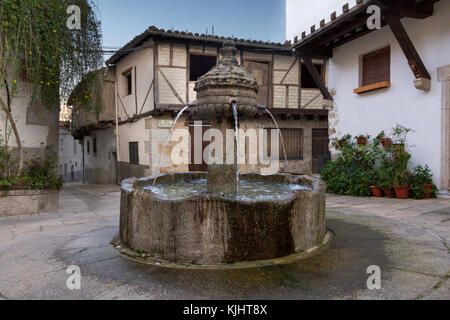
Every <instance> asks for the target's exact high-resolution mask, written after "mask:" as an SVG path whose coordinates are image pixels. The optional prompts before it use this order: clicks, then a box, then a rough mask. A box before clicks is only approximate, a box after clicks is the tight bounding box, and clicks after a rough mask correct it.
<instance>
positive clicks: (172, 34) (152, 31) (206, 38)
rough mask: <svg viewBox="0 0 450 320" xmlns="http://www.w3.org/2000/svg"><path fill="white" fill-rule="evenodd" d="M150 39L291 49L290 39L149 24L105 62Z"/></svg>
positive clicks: (116, 60)
mask: <svg viewBox="0 0 450 320" xmlns="http://www.w3.org/2000/svg"><path fill="white" fill-rule="evenodd" d="M150 39H158V40H173V41H180V42H183V41H185V42H197V43H198V44H211V45H215V46H220V45H221V44H222V43H223V42H224V41H225V40H234V41H235V42H236V47H238V48H239V47H245V48H249V49H254V50H258V49H259V50H268V51H270V50H273V51H285V52H286V53H288V52H290V51H291V49H290V46H291V43H290V41H286V42H285V43H284V44H281V43H275V42H264V41H257V40H246V39H239V38H231V37H223V36H217V35H207V34H198V33H192V32H184V31H178V30H164V29H158V28H157V27H155V26H151V27H149V28H148V29H147V30H146V31H145V32H143V33H142V34H140V35H138V36H136V37H135V38H134V39H133V40H131V41H130V42H128V43H127V44H126V45H125V46H123V47H122V48H121V49H119V50H118V51H117V52H116V53H115V54H114V55H113V56H112V57H111V58H109V60H108V61H107V62H106V63H107V64H108V65H111V64H115V63H117V62H118V61H119V60H120V59H122V58H123V57H125V56H127V55H128V54H130V53H131V52H133V51H134V50H136V49H137V48H139V46H141V45H142V44H143V43H144V42H145V41H147V40H150Z"/></svg>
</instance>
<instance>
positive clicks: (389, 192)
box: [383, 189, 394, 198]
mask: <svg viewBox="0 0 450 320" xmlns="http://www.w3.org/2000/svg"><path fill="white" fill-rule="evenodd" d="M383 192H384V195H385V196H386V197H388V198H393V197H394V190H392V189H383Z"/></svg>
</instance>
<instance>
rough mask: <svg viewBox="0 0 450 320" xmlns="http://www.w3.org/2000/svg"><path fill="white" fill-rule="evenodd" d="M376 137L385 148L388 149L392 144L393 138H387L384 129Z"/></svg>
mask: <svg viewBox="0 0 450 320" xmlns="http://www.w3.org/2000/svg"><path fill="white" fill-rule="evenodd" d="M375 139H376V141H378V142H379V143H381V144H382V146H383V148H384V149H387V148H389V147H390V146H391V145H392V139H391V138H387V137H386V136H385V133H384V131H381V132H380V134H379V135H378V136H377V137H376V138H375Z"/></svg>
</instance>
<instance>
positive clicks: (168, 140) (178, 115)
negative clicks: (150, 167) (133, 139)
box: [153, 104, 193, 185]
mask: <svg viewBox="0 0 450 320" xmlns="http://www.w3.org/2000/svg"><path fill="white" fill-rule="evenodd" d="M192 106H193V105H191V104H188V105H187V106H186V107H184V108H183V109H181V111H180V112H178V114H177V116H176V117H175V120H174V121H173V124H172V127H171V128H170V131H169V137H168V138H167V140H166V142H165V143H164V146H163V149H162V152H161V155H160V157H159V163H158V167H157V170H156V172H157V173H158V172H159V170H160V169H161V164H162V159H163V156H164V152H165V151H166V148H167V145H168V144H169V142H170V139H171V138H172V133H173V130H174V129H175V125H176V124H177V122H178V120H179V119H180V118H181V116H182V115H183V113H184V112H185V111H186V110H187V109H189V108H190V107H192ZM155 184H156V179H155V180H154V181H153V185H155Z"/></svg>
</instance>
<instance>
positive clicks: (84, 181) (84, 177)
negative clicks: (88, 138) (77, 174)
mask: <svg viewBox="0 0 450 320" xmlns="http://www.w3.org/2000/svg"><path fill="white" fill-rule="evenodd" d="M84 146H85V143H84V136H83V143H82V144H81V147H82V150H81V151H82V153H83V157H82V159H83V184H84V183H86V175H85V173H84V170H85V168H84Z"/></svg>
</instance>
